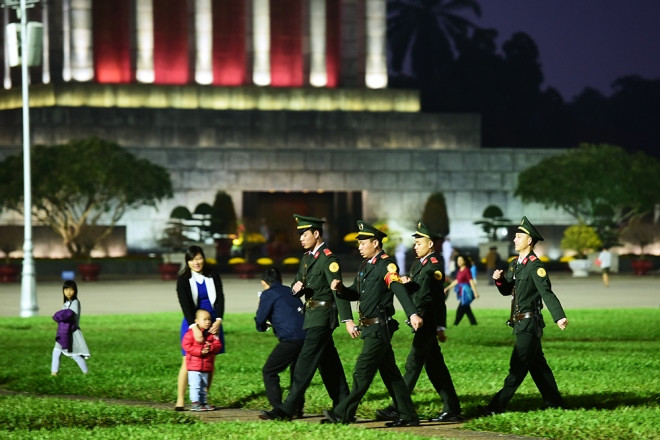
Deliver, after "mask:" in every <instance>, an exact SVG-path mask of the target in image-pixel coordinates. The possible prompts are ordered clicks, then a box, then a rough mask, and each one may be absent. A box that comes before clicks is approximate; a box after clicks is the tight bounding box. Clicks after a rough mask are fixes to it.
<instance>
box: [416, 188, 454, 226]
mask: <svg viewBox="0 0 660 440" xmlns="http://www.w3.org/2000/svg"><path fill="white" fill-rule="evenodd" d="M422 221H423V222H424V224H425V225H426V226H428V227H429V228H430V229H431V230H432V231H434V232H436V233H438V234H441V235H442V236H446V235H449V216H448V215H447V202H446V201H445V196H444V194H442V193H441V192H435V193H433V194H431V195H429V197H428V199H426V204H425V205H424V211H423V212H422Z"/></svg>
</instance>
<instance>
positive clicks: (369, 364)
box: [323, 220, 423, 427]
mask: <svg viewBox="0 0 660 440" xmlns="http://www.w3.org/2000/svg"><path fill="white" fill-rule="evenodd" d="M357 223H358V229H359V232H358V235H357V239H358V241H359V251H360V255H362V258H364V261H363V262H362V265H361V266H360V270H359V272H358V274H357V276H356V277H355V281H354V282H353V285H352V286H351V287H345V286H344V285H343V284H342V283H341V280H335V281H333V282H332V284H331V288H332V289H333V290H338V291H339V296H340V298H343V299H345V300H348V301H360V305H359V313H360V327H358V326H356V325H355V322H354V321H353V317H352V313H351V312H350V309H349V310H348V311H346V310H345V309H344V308H342V309H340V317H341V319H342V322H345V323H346V329H347V331H348V333H349V334H350V335H351V337H353V338H357V337H358V336H360V337H361V338H362V340H363V346H362V352H361V353H360V356H359V357H358V359H357V362H356V364H355V371H354V372H353V389H352V390H351V393H350V394H349V395H348V397H346V398H345V399H344V400H342V401H341V402H340V403H339V404H338V405H337V406H335V408H334V409H333V410H324V411H323V414H324V415H325V417H326V418H325V421H326V422H330V423H350V422H352V421H353V420H355V412H356V411H357V407H358V405H359V403H360V400H361V399H362V397H364V395H365V394H366V393H367V391H368V389H369V386H370V385H371V382H372V381H373V378H374V375H375V374H376V372H377V371H378V372H380V375H381V377H382V379H383V382H385V385H386V387H387V389H388V391H389V392H390V395H391V396H392V399H393V400H394V404H395V407H396V408H397V410H398V413H399V417H400V418H399V419H397V420H396V421H391V422H387V423H386V426H388V427H400V426H417V425H419V418H418V417H417V413H416V412H415V409H414V408H413V403H412V400H411V398H410V392H409V391H408V388H407V387H406V383H405V382H404V380H403V377H402V376H401V371H399V368H398V367H397V365H396V361H395V359H394V351H393V350H392V345H391V338H392V334H393V333H394V331H395V330H396V329H397V328H398V323H397V322H396V321H395V320H394V319H393V318H392V315H394V295H396V297H397V299H398V300H399V302H400V303H401V305H402V306H403V309H404V310H405V312H406V316H408V317H409V321H410V325H411V326H412V328H413V329H415V330H418V329H420V328H421V327H422V324H423V321H422V318H421V317H420V316H418V315H417V308H416V307H415V305H414V304H413V302H412V300H411V299H410V297H409V296H408V293H407V292H406V288H405V287H404V286H403V284H402V283H401V280H400V278H399V275H398V267H397V265H396V263H395V262H394V259H393V258H391V257H390V256H388V255H387V254H385V253H384V252H383V250H382V240H383V238H385V237H386V236H387V235H386V234H384V233H383V232H381V231H379V230H378V229H376V228H375V227H373V226H371V225H370V224H368V223H365V222H363V221H362V220H359V221H358V222H357Z"/></svg>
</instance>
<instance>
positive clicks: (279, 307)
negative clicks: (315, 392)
mask: <svg viewBox="0 0 660 440" xmlns="http://www.w3.org/2000/svg"><path fill="white" fill-rule="evenodd" d="M261 286H262V287H263V291H262V292H260V294H259V306H258V307H257V316H255V318H254V321H255V323H256V325H257V331H260V332H265V331H266V330H268V329H269V328H272V329H273V333H274V334H275V336H277V339H278V340H279V343H278V344H277V345H276V346H275V348H274V349H273V351H272V352H271V353H270V355H269V356H268V359H267V360H266V363H265V364H264V366H263V368H262V369H261V373H262V376H263V379H264V387H265V388H266V396H267V397H268V402H270V405H271V406H272V407H273V408H278V407H280V406H281V405H282V388H281V387H280V376H279V374H280V373H281V372H283V371H284V370H286V369H287V368H289V376H290V378H291V382H293V375H294V372H295V370H296V360H297V359H298V355H299V354H300V350H301V349H302V346H303V343H304V342H305V330H303V322H304V320H305V317H304V315H303V303H302V301H300V299H299V298H296V297H295V296H293V295H291V288H289V287H285V286H283V285H282V274H281V273H280V271H279V270H277V268H275V267H269V268H268V269H266V270H265V271H264V274H263V276H262V277H261ZM303 406H304V399H303V400H302V402H301V404H300V407H299V408H298V409H297V410H296V412H295V414H294V416H295V417H298V418H299V417H302V415H303Z"/></svg>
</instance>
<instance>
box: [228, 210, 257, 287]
mask: <svg viewBox="0 0 660 440" xmlns="http://www.w3.org/2000/svg"><path fill="white" fill-rule="evenodd" d="M253 223H254V222H252V221H250V220H245V221H243V222H239V225H238V234H237V237H236V238H235V239H234V240H233V241H232V253H233V255H235V256H234V257H233V258H230V259H229V265H230V266H231V267H232V268H233V269H234V271H235V272H236V273H237V274H238V276H239V277H240V278H254V274H255V272H256V271H257V270H258V269H259V266H258V265H257V264H255V263H253V261H256V260H257V259H258V257H259V255H258V254H259V252H258V249H259V248H260V247H261V246H262V245H263V244H264V243H266V237H264V236H263V235H262V234H261V233H260V232H256V231H255V228H254V227H253Z"/></svg>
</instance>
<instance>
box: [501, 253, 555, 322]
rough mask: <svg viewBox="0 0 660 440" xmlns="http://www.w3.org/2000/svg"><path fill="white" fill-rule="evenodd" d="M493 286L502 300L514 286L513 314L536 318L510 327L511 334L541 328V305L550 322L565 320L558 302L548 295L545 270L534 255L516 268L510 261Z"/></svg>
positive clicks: (547, 279)
mask: <svg viewBox="0 0 660 440" xmlns="http://www.w3.org/2000/svg"><path fill="white" fill-rule="evenodd" d="M495 285H496V286H497V289H498V290H499V291H500V293H501V294H502V295H505V296H506V295H511V294H512V292H513V288H514V286H515V289H516V290H515V298H514V299H513V301H514V303H513V307H514V310H515V312H514V313H527V312H532V313H536V314H538V316H539V318H538V319H524V320H522V321H520V322H517V323H516V324H515V325H514V332H515V333H518V332H520V331H524V330H528V329H529V327H530V326H531V325H537V326H540V327H541V328H542V327H543V325H544V324H543V319H542V317H541V309H542V308H543V303H545V305H546V307H547V308H548V310H549V311H550V315H552V319H553V321H554V322H557V321H559V320H560V319H562V318H565V317H566V314H565V313H564V309H563V308H562V306H561V303H560V302H559V299H557V297H556V296H555V294H554V292H553V291H552V286H551V284H550V279H549V278H548V274H547V273H546V271H545V267H544V266H543V263H542V262H541V260H540V259H539V258H538V257H537V256H536V254H534V252H530V253H529V255H527V256H526V257H525V258H524V259H523V260H522V262H521V263H520V264H518V260H517V259H514V260H513V261H511V263H509V267H508V269H507V271H506V275H505V276H504V277H503V278H500V279H499V280H496V281H495ZM541 300H543V301H541ZM537 330H538V329H537Z"/></svg>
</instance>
